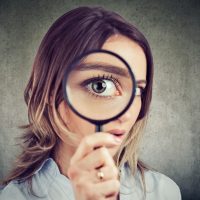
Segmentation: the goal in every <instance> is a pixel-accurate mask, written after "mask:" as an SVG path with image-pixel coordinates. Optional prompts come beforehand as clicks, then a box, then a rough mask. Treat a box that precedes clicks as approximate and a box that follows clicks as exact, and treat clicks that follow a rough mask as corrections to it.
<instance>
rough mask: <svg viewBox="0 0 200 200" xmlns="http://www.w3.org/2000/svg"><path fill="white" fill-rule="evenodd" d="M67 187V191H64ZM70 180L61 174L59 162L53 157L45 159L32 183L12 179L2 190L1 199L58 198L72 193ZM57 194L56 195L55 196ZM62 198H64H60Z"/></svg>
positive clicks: (46, 199) (45, 199) (31, 199)
mask: <svg viewBox="0 0 200 200" xmlns="http://www.w3.org/2000/svg"><path fill="white" fill-rule="evenodd" d="M63 188H65V189H66V190H65V192H63V191H64V190H63ZM69 190H71V185H70V182H69V180H68V179H67V178H66V177H64V176H63V175H62V174H60V171H59V169H58V166H57V164H56V163H55V161H54V160H53V159H51V158H49V159H47V160H45V161H44V162H43V164H42V165H41V166H40V168H39V169H38V170H37V171H36V172H35V173H34V175H33V177H32V179H31V184H30V183H29V182H28V181H23V182H22V181H17V180H16V181H11V182H10V183H9V184H8V185H6V186H5V187H4V188H2V189H1V191H0V200H3V199H6V200H11V199H12V200H13V199H15V200H25V199H30V200H36V199H40V198H42V199H44V200H48V199H56V196H57V195H58V194H59V196H60V197H62V196H65V195H66V194H65V193H66V192H67V193H68V196H69V193H71V191H69ZM55 195H56V196H55ZM60 199H62V198H60Z"/></svg>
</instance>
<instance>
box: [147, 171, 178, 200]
mask: <svg viewBox="0 0 200 200" xmlns="http://www.w3.org/2000/svg"><path fill="white" fill-rule="evenodd" d="M145 181H146V184H147V193H152V192H154V193H156V195H157V196H158V198H159V199H170V200H181V192H180V188H179V186H178V185H177V184H176V183H175V181H174V180H172V179H171V178H169V177H168V176H166V175H165V174H162V173H160V172H157V171H152V170H148V171H146V172H145Z"/></svg>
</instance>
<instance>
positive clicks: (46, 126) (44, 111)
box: [0, 7, 181, 200]
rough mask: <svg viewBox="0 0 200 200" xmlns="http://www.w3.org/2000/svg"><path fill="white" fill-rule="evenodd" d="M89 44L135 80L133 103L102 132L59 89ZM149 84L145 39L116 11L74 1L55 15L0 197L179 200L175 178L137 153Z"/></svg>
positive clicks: (39, 56)
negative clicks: (123, 64) (114, 58)
mask: <svg viewBox="0 0 200 200" xmlns="http://www.w3.org/2000/svg"><path fill="white" fill-rule="evenodd" d="M93 49H104V50H109V51H112V52H114V53H116V54H118V55H120V56H121V57H123V58H124V59H125V60H126V61H127V63H128V64H129V65H130V66H131V69H132V71H133V72H134V74H135V77H136V81H137V89H136V97H135V99H134V102H133V103H132V105H131V107H130V108H129V109H128V110H127V111H126V112H125V113H124V114H123V115H122V116H120V117H119V118H118V119H116V120H114V121H111V122H109V123H107V124H105V125H104V126H103V132H101V133H100V134H95V133H94V125H92V124H90V123H89V122H87V121H85V120H83V119H82V118H80V117H79V116H77V115H76V114H75V113H74V112H72V110H71V109H70V108H69V105H67V103H66V101H65V100H64V98H63V91H62V80H63V76H64V72H65V68H66V66H68V65H69V64H70V63H71V62H72V61H73V60H74V59H75V58H76V57H77V56H80V55H81V54H83V53H85V52H87V51H90V50H93ZM152 82H153V60H152V55H151V50H150V47H149V44H148V42H147V40H146V39H145V37H144V36H143V34H142V33H141V32H140V31H139V30H138V29H137V28H136V27H134V26H133V25H132V24H130V23H128V22H127V21H126V20H124V19H123V18H122V17H121V16H120V15H118V14H117V13H114V12H111V11H107V10H105V9H103V8H101V7H78V8H76V9H73V10H71V11H69V12H67V13H66V14H64V15H63V16H61V17H60V18H59V19H57V20H56V21H55V22H54V24H53V25H52V26H51V27H50V29H49V30H48V32H47V33H46V35H45V36H44V38H43V40H42V42H41V44H40V47H39V49H38V52H37V55H36V57H35V61H34V64H33V69H32V73H31V76H30V79H29V82H28V85H27V87H26V89H25V92H24V97H25V101H26V104H27V105H28V117H29V124H28V125H26V126H23V128H24V129H25V134H24V136H23V151H22V153H21V155H20V156H19V158H18V161H17V163H16V166H15V169H14V170H13V171H12V173H11V174H10V176H9V177H8V178H7V179H6V180H5V181H4V188H3V190H2V191H1V196H0V197H1V199H15V200H18V199H20V200H23V199H48V200H49V199H60V200H61V199H63V200H64V199H70V200H71V199H76V200H88V199H116V198H117V197H118V198H119V197H120V199H123V200H125V199H144V198H145V197H146V199H170V200H172V199H181V195H180V190H179V187H178V186H177V185H176V183H174V182H173V181H172V180H171V179H170V178H168V177H167V176H165V175H163V174H160V173H158V172H155V171H153V170H152V169H149V168H148V167H147V166H146V165H145V164H144V163H142V161H140V160H139V158H138V155H137V149H138V144H139V141H140V138H141V135H142V129H143V127H144V125H145V122H146V119H147V115H148V111H149V106H150V102H151V96H152ZM90 92H91V91H90ZM93 92H94V91H93Z"/></svg>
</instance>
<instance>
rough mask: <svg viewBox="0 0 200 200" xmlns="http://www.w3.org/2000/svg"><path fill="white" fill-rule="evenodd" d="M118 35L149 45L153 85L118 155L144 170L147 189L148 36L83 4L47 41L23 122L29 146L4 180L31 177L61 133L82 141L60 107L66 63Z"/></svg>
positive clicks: (51, 30) (27, 91)
mask: <svg viewBox="0 0 200 200" xmlns="http://www.w3.org/2000/svg"><path fill="white" fill-rule="evenodd" d="M115 34H121V35H124V36H126V37H128V38H130V39H131V40H133V41H134V42H136V43H137V44H138V45H139V46H140V47H141V48H142V49H143V51H144V53H145V56H146V60H147V77H146V80H147V85H146V89H145V91H144V93H143V95H142V97H141V98H142V107H141V110H140V113H139V116H138V118H137V120H136V123H135V124H134V126H133V127H132V129H131V131H130V133H129V135H128V136H127V138H126V139H125V140H124V141H123V143H122V145H121V147H120V149H119V151H118V152H117V154H116V155H115V157H114V158H115V161H116V164H117V166H118V167H120V165H122V164H123V163H125V162H127V163H128V164H129V166H130V169H131V171H132V173H133V174H134V173H135V171H136V169H139V171H140V172H141V175H142V182H143V186H144V190H145V191H146V188H145V180H144V171H145V170H148V167H147V165H146V164H144V163H143V162H142V161H141V160H140V159H139V158H138V153H137V149H138V146H139V143H140V139H141V137H142V132H143V131H142V130H143V127H144V126H145V122H146V120H147V116H148V111H149V106H150V102H151V98H152V83H153V59H152V54H151V49H150V46H149V44H148V41H147V40H146V38H145V36H144V35H143V34H142V33H141V32H140V31H139V30H138V29H137V28H136V27H135V26H134V25H133V24H132V23H129V22H127V21H126V20H125V19H124V18H123V17H121V16H120V15H119V14H117V13H115V12H113V11H108V10H106V9H104V8H102V7H89V6H83V7H77V8H75V9H73V10H70V11H69V12H67V13H65V14H64V15H62V16H61V17H60V18H58V19H57V20H56V21H55V22H54V23H53V24H52V26H51V27H50V28H49V30H48V31H47V33H46V34H45V36H44V38H43V39H42V41H41V44H40V46H39V49H38V51H37V54H36V57H35V59H34V63H33V66H32V72H31V76H30V79H29V81H28V84H27V86H26V88H25V91H24V99H25V102H26V104H27V106H28V120H29V123H28V124H27V125H24V126H21V128H22V129H23V130H24V134H23V136H22V148H23V149H22V152H21V154H20V155H19V157H18V159H17V161H16V166H15V168H14V169H13V170H12V172H11V173H10V175H9V176H8V177H7V179H6V180H5V181H4V184H7V183H8V182H10V181H11V180H27V179H28V180H30V179H31V177H32V176H33V174H34V172H35V171H36V170H37V169H38V168H39V167H40V165H41V164H42V162H43V161H44V160H45V159H46V158H48V157H50V156H51V154H52V152H53V150H54V149H55V147H56V145H57V144H58V142H59V137H58V136H59V134H60V132H63V133H65V135H66V137H67V138H68V145H76V142H77V141H78V138H77V137H76V134H73V133H71V132H70V131H69V130H68V128H67V126H66V124H64V122H63V121H62V119H61V117H60V116H59V113H58V111H57V108H58V105H59V103H60V102H61V101H62V100H63V93H62V79H63V76H64V71H65V68H66V66H67V65H68V64H69V63H71V61H73V60H74V59H75V57H77V56H79V55H81V54H83V53H85V52H87V51H89V50H93V49H101V47H102V46H103V44H104V43H105V41H106V40H107V39H108V38H109V37H110V36H112V35H115ZM50 102H53V104H51V103H50Z"/></svg>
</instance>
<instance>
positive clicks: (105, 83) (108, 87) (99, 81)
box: [82, 76, 121, 97]
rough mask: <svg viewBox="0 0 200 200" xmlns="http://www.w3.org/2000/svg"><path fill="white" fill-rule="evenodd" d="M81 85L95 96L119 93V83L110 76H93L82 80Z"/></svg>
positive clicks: (116, 94)
mask: <svg viewBox="0 0 200 200" xmlns="http://www.w3.org/2000/svg"><path fill="white" fill-rule="evenodd" d="M82 86H83V87H84V88H86V89H87V91H88V92H89V93H90V94H91V95H94V96H95V97H115V96H120V95H121V91H120V88H119V87H120V86H119V83H118V82H117V80H116V79H114V78H113V77H112V76H110V77H105V76H103V77H100V76H99V77H96V78H95V77H94V78H92V79H89V80H86V81H84V83H82Z"/></svg>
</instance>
